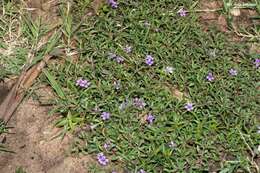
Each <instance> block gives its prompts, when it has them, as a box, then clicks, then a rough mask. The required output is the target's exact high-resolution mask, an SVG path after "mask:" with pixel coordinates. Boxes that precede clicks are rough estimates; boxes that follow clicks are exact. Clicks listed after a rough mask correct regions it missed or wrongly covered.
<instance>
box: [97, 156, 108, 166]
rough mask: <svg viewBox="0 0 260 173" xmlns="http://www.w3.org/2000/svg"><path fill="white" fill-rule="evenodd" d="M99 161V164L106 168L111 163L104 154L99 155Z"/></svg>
mask: <svg viewBox="0 0 260 173" xmlns="http://www.w3.org/2000/svg"><path fill="white" fill-rule="evenodd" d="M97 160H98V162H99V164H100V165H103V166H106V165H107V164H108V162H109V161H108V159H107V158H106V156H105V155H104V154H103V153H99V154H97Z"/></svg>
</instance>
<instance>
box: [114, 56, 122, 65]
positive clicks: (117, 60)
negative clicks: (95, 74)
mask: <svg viewBox="0 0 260 173" xmlns="http://www.w3.org/2000/svg"><path fill="white" fill-rule="evenodd" d="M115 61H116V62H117V63H119V64H120V63H123V62H124V59H123V58H122V57H120V56H116V58H115Z"/></svg>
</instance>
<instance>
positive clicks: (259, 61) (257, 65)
mask: <svg viewBox="0 0 260 173" xmlns="http://www.w3.org/2000/svg"><path fill="white" fill-rule="evenodd" d="M254 64H255V67H256V68H259V67H260V59H259V58H257V59H255V62H254Z"/></svg>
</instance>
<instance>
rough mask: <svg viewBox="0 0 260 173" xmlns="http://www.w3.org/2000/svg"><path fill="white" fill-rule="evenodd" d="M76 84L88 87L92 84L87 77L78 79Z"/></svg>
mask: <svg viewBox="0 0 260 173" xmlns="http://www.w3.org/2000/svg"><path fill="white" fill-rule="evenodd" d="M76 86H80V87H81V88H88V87H89V86H90V82H89V81H88V80H85V79H78V80H77V81H76Z"/></svg>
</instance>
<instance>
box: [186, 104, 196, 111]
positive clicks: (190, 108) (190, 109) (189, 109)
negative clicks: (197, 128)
mask: <svg viewBox="0 0 260 173" xmlns="http://www.w3.org/2000/svg"><path fill="white" fill-rule="evenodd" d="M184 107H185V109H186V110H187V111H192V110H193V109H194V108H193V104H192V103H187V104H186V105H185V106H184Z"/></svg>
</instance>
